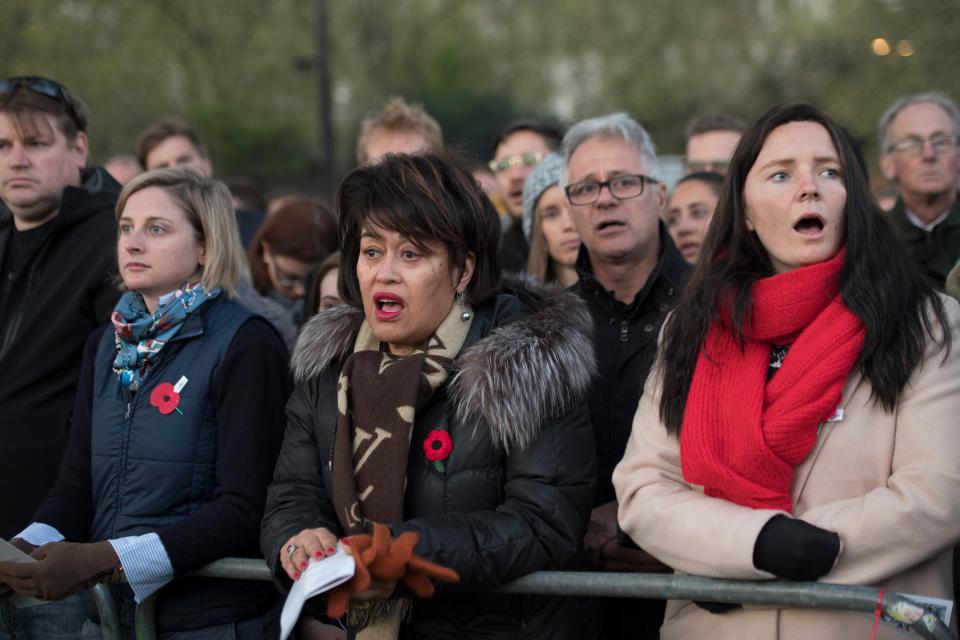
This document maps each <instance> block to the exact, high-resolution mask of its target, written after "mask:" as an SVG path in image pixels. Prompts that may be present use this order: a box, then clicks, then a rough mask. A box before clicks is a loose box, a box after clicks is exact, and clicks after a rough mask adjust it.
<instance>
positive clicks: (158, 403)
mask: <svg viewBox="0 0 960 640" xmlns="http://www.w3.org/2000/svg"><path fill="white" fill-rule="evenodd" d="M185 384H187V379H186V377H183V376H181V377H180V380H178V381H177V385H176V386H173V385H172V384H170V383H169V382H161V383H160V384H158V385H157V386H156V387H154V388H153V391H152V392H151V393H150V404H151V405H152V406H154V407H156V408H157V409H159V410H160V413H161V414H163V415H167V414H168V413H173V412H174V411H176V412H177V413H179V414H180V415H183V411H180V391H181V390H182V389H183V387H184V385H185Z"/></svg>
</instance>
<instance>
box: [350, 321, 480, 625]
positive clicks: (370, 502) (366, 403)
mask: <svg viewBox="0 0 960 640" xmlns="http://www.w3.org/2000/svg"><path fill="white" fill-rule="evenodd" d="M462 312H463V309H462V308H459V307H458V306H457V305H454V306H453V307H452V308H451V309H450V313H449V314H447V317H446V318H445V319H444V321H443V322H442V323H440V326H439V327H438V328H437V331H436V333H434V334H433V335H432V336H430V338H429V339H428V340H427V341H426V342H425V343H424V344H423V345H421V346H420V348H419V349H417V350H416V351H414V352H413V353H411V354H410V355H408V356H403V357H396V356H393V355H391V354H390V353H389V352H388V351H387V347H386V345H384V344H381V342H380V341H379V340H378V339H377V337H376V336H374V335H373V331H371V329H370V325H369V324H368V323H367V322H366V321H364V323H363V324H362V325H361V326H360V332H359V333H358V334H357V340H356V342H355V343H354V348H353V354H352V355H351V356H350V357H349V358H347V361H346V362H345V363H344V365H343V370H342V371H341V372H340V380H339V382H338V384H337V409H338V415H337V428H336V433H335V435H334V448H333V506H334V509H335V510H336V512H337V519H338V520H339V521H340V526H341V527H343V535H345V536H348V535H353V534H357V533H369V532H370V530H371V529H372V523H373V522H380V523H383V524H390V523H391V522H400V521H402V520H403V492H404V490H405V489H406V486H407V456H408V454H409V452H410V438H411V437H412V434H413V421H414V417H415V416H416V413H417V411H418V410H419V409H420V408H421V407H422V406H423V405H424V404H426V402H427V400H429V399H430V397H431V396H432V395H433V392H434V391H436V390H437V389H438V388H439V387H440V385H442V384H443V383H444V381H445V380H446V379H447V375H448V374H449V372H450V367H451V365H452V364H453V359H454V358H455V357H456V355H457V354H458V353H459V352H460V349H461V348H462V347H463V342H464V340H466V337H467V332H468V331H469V330H470V325H471V324H472V317H473V314H470V315H469V316H468V318H467V320H464V319H463V318H462V316H461V314H462ZM410 604H411V603H410V600H409V599H402V600H379V601H371V602H351V603H350V606H349V608H348V609H347V616H346V622H347V626H348V627H350V628H351V629H354V630H357V631H358V633H357V638H358V639H359V640H386V639H393V638H396V637H397V636H398V634H399V629H400V623H401V621H402V620H403V618H404V617H406V615H407V614H408V613H409V611H410Z"/></svg>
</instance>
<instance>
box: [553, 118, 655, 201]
mask: <svg viewBox="0 0 960 640" xmlns="http://www.w3.org/2000/svg"><path fill="white" fill-rule="evenodd" d="M590 138H620V139H621V140H626V141H627V142H629V143H630V144H632V145H633V146H635V147H636V148H637V151H638V152H639V153H640V155H642V156H643V160H644V162H645V163H646V165H647V172H648V173H649V174H650V177H651V178H654V179H655V180H659V179H660V161H659V160H657V147H656V146H655V145H654V144H653V140H652V139H651V138H650V134H649V133H647V130H646V129H644V128H643V127H642V126H641V125H640V123H639V122H637V121H636V120H634V119H633V118H631V117H630V116H628V115H627V114H626V113H623V112H620V113H608V114H607V115H605V116H597V117H596V118H588V119H586V120H581V121H580V122H578V123H577V124H575V125H573V126H572V127H570V130H569V131H567V135H565V136H563V159H564V169H563V172H562V173H561V174H560V185H561V186H563V187H566V186H567V183H568V181H569V176H568V172H569V167H570V156H572V155H573V152H574V151H576V150H577V147H579V146H580V145H581V144H583V143H584V142H586V141H587V140H589V139H590Z"/></svg>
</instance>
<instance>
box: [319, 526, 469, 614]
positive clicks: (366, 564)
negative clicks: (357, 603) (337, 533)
mask: <svg viewBox="0 0 960 640" xmlns="http://www.w3.org/2000/svg"><path fill="white" fill-rule="evenodd" d="M419 540H420V535H419V534H418V533H415V532H413V531H407V532H405V533H401V534H400V535H399V536H397V537H396V538H393V537H392V536H391V535H390V529H389V528H387V526H386V525H382V524H374V525H373V535H369V534H360V535H355V536H350V537H349V538H346V539H345V540H344V542H345V544H347V545H348V546H349V547H350V548H351V549H353V558H354V560H355V561H356V565H357V569H356V572H355V573H354V575H353V578H351V579H350V580H347V581H346V582H344V583H343V584H341V585H339V586H337V587H335V588H334V589H332V590H331V591H330V593H329V595H328V596H327V615H328V616H329V617H331V618H333V619H337V618H339V617H341V616H342V615H343V614H344V613H346V612H347V605H349V603H350V596H352V595H353V594H355V593H361V592H363V591H366V590H367V589H369V588H370V584H371V582H372V581H373V580H378V581H380V582H385V583H395V582H398V581H402V582H403V583H404V584H405V585H407V587H409V589H410V590H411V591H413V593H414V594H415V595H416V596H417V597H419V598H429V597H431V596H432V595H433V594H434V591H435V588H434V586H433V583H432V582H431V581H430V579H431V578H433V579H434V580H439V581H441V582H458V581H459V580H460V576H459V575H457V572H456V571H454V570H453V569H448V568H447V567H444V566H441V565H439V564H436V563H435V562H430V561H429V560H424V559H423V558H421V557H420V556H418V555H415V554H414V553H413V548H414V547H415V546H417V542H418V541H419Z"/></svg>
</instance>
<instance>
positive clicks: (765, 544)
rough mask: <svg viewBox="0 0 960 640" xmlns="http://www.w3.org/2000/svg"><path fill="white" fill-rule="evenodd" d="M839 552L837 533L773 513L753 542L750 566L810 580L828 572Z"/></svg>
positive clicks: (780, 574) (805, 580) (801, 579)
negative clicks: (751, 564) (754, 542)
mask: <svg viewBox="0 0 960 640" xmlns="http://www.w3.org/2000/svg"><path fill="white" fill-rule="evenodd" d="M839 554H840V536H838V535H837V534H836V533H834V532H833V531H827V530H826V529H821V528H820V527H815V526H813V525H812V524H810V523H809V522H804V521H803V520H797V519H794V518H787V517H786V516H774V517H773V518H771V519H770V521H769V522H767V524H765V525H764V526H763V529H761V530H760V535H758V536H757V542H756V544H754V546H753V566H755V567H756V568H757V569H760V570H761V571H767V572H769V573H772V574H773V575H775V576H777V577H778V578H786V579H787V580H798V581H801V582H812V581H814V580H816V579H817V578H819V577H820V576H823V575H826V574H827V573H829V571H830V569H832V568H833V563H834V562H836V560H837V556H838V555H839Z"/></svg>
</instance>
